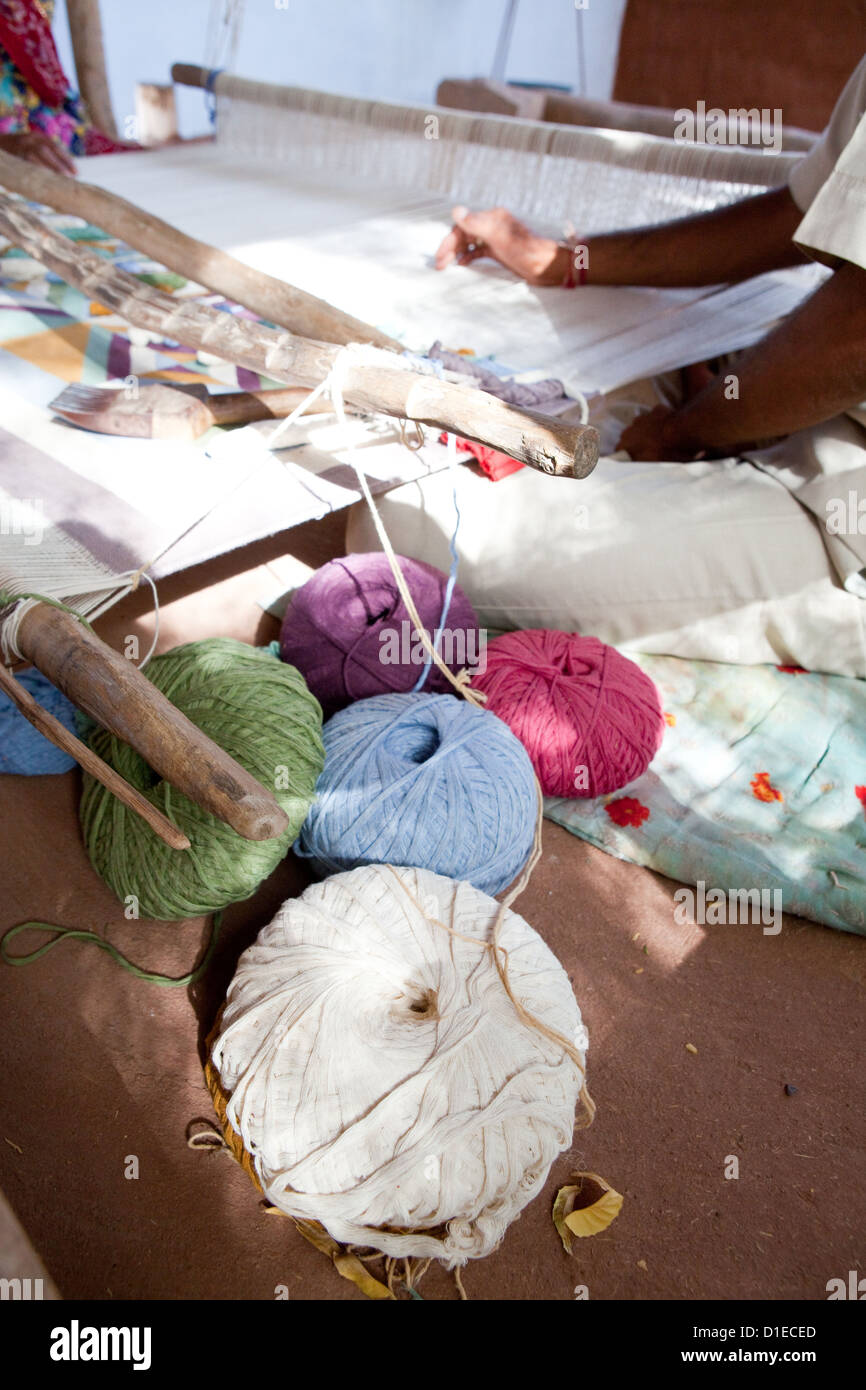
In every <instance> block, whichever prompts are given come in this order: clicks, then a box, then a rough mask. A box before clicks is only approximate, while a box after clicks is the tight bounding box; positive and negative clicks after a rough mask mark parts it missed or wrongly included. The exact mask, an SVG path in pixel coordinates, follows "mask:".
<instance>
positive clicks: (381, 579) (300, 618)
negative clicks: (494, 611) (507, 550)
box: [280, 551, 480, 717]
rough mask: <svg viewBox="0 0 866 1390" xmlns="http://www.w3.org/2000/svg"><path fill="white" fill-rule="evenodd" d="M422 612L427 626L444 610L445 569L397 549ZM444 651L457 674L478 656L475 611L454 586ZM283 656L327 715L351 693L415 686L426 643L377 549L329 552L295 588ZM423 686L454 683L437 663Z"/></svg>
mask: <svg viewBox="0 0 866 1390" xmlns="http://www.w3.org/2000/svg"><path fill="white" fill-rule="evenodd" d="M397 558H398V560H399V563H400V568H401V570H402V571H403V575H404V577H405V580H406V584H407V586H408V589H409V592H410V594H411V595H412V599H413V601H414V603H415V606H416V608H417V609H418V616H419V617H420V619H421V621H422V623H423V624H424V626H425V628H426V629H427V632H428V634H430V635H432V634H433V633H435V631H436V629H437V628H438V626H439V622H440V619H441V616H442V604H443V602H444V598H445V589H446V586H447V583H448V577H447V575H444V574H443V573H442V572H441V571H440V570H437V569H434V567H433V566H432V565H425V564H423V563H422V562H421V561H420V560H409V559H407V558H406V557H405V556H403V555H400V556H398V557H397ZM439 651H440V655H441V656H442V659H443V661H445V663H446V665H447V666H449V667H450V668H451V669H452V670H453V671H454V672H455V674H456V672H458V671H459V670H461V669H462V667H464V666H467V665H472V664H473V662H474V661H475V660H477V658H478V655H479V652H480V647H479V633H478V619H477V617H476V615H475V612H474V610H473V608H472V605H471V604H470V602H469V600H468V599H467V597H466V595H465V594H464V592H463V590H462V589H461V588H459V586H457V585H455V586H454V592H453V594H452V595H451V604H450V607H449V609H448V616H447V618H446V619H445V625H444V632H443V635H442V639H441V641H440V647H439ZM280 655H281V656H282V658H283V661H288V662H290V663H291V664H292V666H297V668H298V670H299V671H300V672H301V674H302V675H303V677H304V679H305V680H306V682H307V685H308V686H309V687H310V690H311V691H312V692H313V694H314V695H315V697H316V699H317V700H318V701H319V703H320V704H321V706H322V709H323V711H324V713H325V715H326V717H327V716H328V715H331V714H334V713H335V712H336V711H337V710H339V709H343V708H344V707H345V706H346V705H349V704H351V703H352V701H353V700H364V699H366V698H367V697H368V696H370V695H384V694H387V693H388V692H389V691H405V690H412V689H413V687H414V686H415V683H416V682H417V680H418V678H419V677H420V675H421V673H422V671H423V669H424V649H423V648H422V647H421V643H420V641H419V639H418V637H417V635H416V634H415V631H414V627H413V625H412V621H411V619H410V617H409V614H408V612H407V611H406V606H405V604H404V603H403V600H402V598H401V597H400V593H399V590H398V589H397V585H396V583H395V581H394V576H393V574H392V573H391V566H390V565H389V563H388V557H387V556H386V555H383V554H382V553H380V552H379V551H376V552H374V553H371V554H364V555H346V556H344V557H342V558H341V559H338V560H331V561H329V563H328V564H327V565H323V566H322V568H321V569H319V570H316V573H315V574H314V575H312V577H311V578H310V579H308V580H307V582H306V584H304V585H303V586H302V587H301V588H300V589H298V591H297V593H296V594H295V595H294V597H293V599H292V602H291V604H290V605H289V607H288V609H287V611H286V616H285V618H284V619H283V628H282V632H281V634H280ZM423 689H424V690H425V691H431V692H434V693H436V692H439V693H446V692H448V691H449V690H450V689H451V686H450V685H449V683H448V681H447V680H446V678H445V676H443V674H442V672H441V671H439V670H438V669H437V667H435V666H432V667H431V669H430V671H429V673H428V675H427V679H426V681H425V682H424V686H423Z"/></svg>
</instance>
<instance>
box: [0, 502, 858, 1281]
mask: <svg viewBox="0 0 866 1390" xmlns="http://www.w3.org/2000/svg"><path fill="white" fill-rule="evenodd" d="M335 524H336V519H335ZM329 525H330V524H329ZM336 534H337V533H336V529H335V525H334V526H331V528H330V531H329V529H328V525H323V526H320V527H319V528H317V529H315V530H313V529H312V528H303V533H302V532H300V531H299V532H293V533H292V542H293V544H292V547H291V548H292V551H293V553H294V554H295V555H300V556H301V558H303V559H305V560H307V562H308V563H310V564H317V563H319V562H320V561H321V560H322V559H323V558H327V554H328V553H330V554H334V553H338V552H337V550H336V549H334V548H332V549H330V551H326V552H323V551H322V546H327V544H328V543H329V537H330V544H331V545H332V547H333V546H334V545H336V541H335V537H336ZM311 536H312V540H310V537H311ZM304 546H306V547H307V550H306V551H304ZM285 549H286V538H285V537H283V539H282V544H281V545H278V544H276V543H275V542H271V543H269V545H263V546H260V547H251V548H249V549H248V550H247V551H245V552H244V554H243V557H233V558H232V557H229V558H228V559H226V560H223V561H220V562H218V563H214V564H211V565H208V566H206V567H203V568H202V569H200V570H198V571H195V572H193V573H192V574H190V575H188V576H185V577H184V578H183V579H182V580H179V581H176V582H174V583H166V584H165V585H163V586H161V593H162V598H163V605H164V606H163V614H162V636H161V642H160V648H161V649H162V650H165V649H167V648H168V647H171V646H174V645H176V644H177V643H178V642H180V641H188V640H192V639H194V638H199V637H205V636H212V635H217V634H219V635H231V636H235V637H238V638H240V639H243V640H246V641H265V640H269V639H270V638H271V637H272V636H274V635H276V624H275V623H274V622H273V621H272V620H271V619H269V618H267V617H265V616H264V615H262V613H261V611H260V610H259V609H258V608H257V607H256V606H255V600H256V599H257V598H261V597H262V596H263V594H266V593H267V592H268V590H270V591H271V592H275V591H276V589H277V588H278V587H279V586H278V584H277V583H275V581H274V575H273V573H272V572H271V571H270V570H266V569H264V568H262V566H263V565H264V564H265V563H266V562H268V561H270V560H271V559H273V558H274V557H276V556H278V555H280V554H282V553H285ZM146 607H147V602H146V599H145V598H144V597H142V598H138V597H135V598H134V599H132V600H129V601H127V602H126V603H125V604H124V605H121V606H119V607H118V608H116V609H115V610H114V611H113V612H112V613H110V614H109V615H108V616H107V618H106V619H105V620H104V621H103V623H102V624H101V625H100V627H101V630H102V632H103V634H104V635H105V636H107V637H108V638H109V640H112V641H114V642H115V643H117V644H119V642H120V640H121V639H122V637H123V636H124V635H125V634H126V633H129V632H140V633H145V632H147V631H149V626H148V620H147V619H146V618H145V619H143V618H141V617H140V616H138V615H141V614H143V613H144V612H145V610H146ZM77 798H78V774H77V773H69V774H67V775H66V776H64V777H60V778H41V779H40V778H32V779H28V778H11V777H7V778H2V779H0V832H2V842H3V850H4V855H3V857H4V863H5V865H6V876H7V879H6V888H5V890H4V893H3V899H2V907H0V928H2V929H4V930H5V928H6V927H7V926H11V925H12V924H14V923H17V922H21V921H25V920H29V919H33V918H35V919H39V920H42V921H45V922H49V923H55V924H59V925H63V926H67V927H89V928H92V929H94V930H96V931H98V932H103V931H104V932H106V933H107V934H109V935H110V938H111V940H112V941H113V942H115V943H116V944H117V946H118V947H119V948H120V949H121V950H122V951H124V952H125V953H127V954H129V955H131V956H132V957H133V958H134V959H135V960H136V961H137V962H139V963H140V964H143V965H144V966H145V967H146V968H149V969H155V970H160V971H164V972H166V973H168V974H181V973H183V972H184V971H185V970H188V969H189V968H190V965H191V963H192V962H193V961H194V960H195V958H196V957H197V955H198V953H199V951H200V949H201V947H202V945H203V943H204V941H205V939H206V935H207V932H206V924H205V923H203V922H202V921H196V922H189V923H179V924H178V923H173V924H166V923H147V922H139V923H130V922H126V921H124V918H123V915H122V909H121V907H120V905H119V904H118V902H117V901H116V900H115V899H114V897H113V895H112V894H111V893H110V891H109V890H108V889H107V888H106V887H105V886H104V885H103V884H102V882H101V881H100V880H99V879H98V877H97V876H96V874H95V873H94V872H93V870H92V869H91V868H90V865H89V863H88V861H87V858H86V855H85V853H84V849H83V847H82V845H81V841H80V837H79V833H78V823H77V816H76V807H77ZM306 881H307V878H306V874H305V870H304V869H303V868H301V867H300V866H299V865H298V864H297V863H296V862H294V861H293V860H292V858H291V856H290V858H289V860H288V861H286V863H285V864H283V865H282V866H281V868H280V869H279V870H278V871H277V872H276V873H275V874H274V875H273V876H272V877H271V879H269V880H268V882H267V883H266V884H265V885H264V886H263V887H262V888H261V890H260V891H259V892H258V893H257V895H256V896H255V898H253V899H252V900H250V901H249V902H246V903H242V904H240V905H238V906H236V907H233V908H231V909H230V910H229V911H227V912H226V914H225V916H224V926H223V931H222V938H221V942H220V945H219V948H218V952H217V954H216V956H215V959H214V961H213V964H212V966H211V969H210V970H209V972H208V974H207V976H206V977H205V979H204V980H203V981H200V982H199V983H198V984H197V985H195V986H193V987H192V988H191V989H186V988H182V989H164V988H159V987H157V986H154V985H150V984H146V983H143V982H140V981H138V980H136V979H134V978H133V977H132V976H130V975H129V974H127V973H125V972H123V971H121V970H120V969H118V967H117V966H116V965H115V964H113V963H112V961H111V960H110V959H109V958H108V957H107V956H106V955H104V954H102V953H101V952H99V951H97V950H95V949H94V948H92V947H90V946H83V945H81V944H80V943H77V942H64V943H63V944H62V945H60V946H58V947H57V949H56V950H54V951H52V952H51V953H50V954H49V955H47V956H46V957H44V958H43V959H41V960H40V961H38V962H36V963H35V964H33V965H30V966H27V967H25V968H21V969H13V968H11V967H10V966H7V965H4V964H0V1009H2V1020H3V1024H2V1030H3V1065H2V1082H0V1096H2V1100H0V1188H2V1191H3V1193H4V1194H5V1196H6V1197H7V1198H8V1201H9V1203H10V1205H11V1206H12V1208H13V1209H14V1211H15V1213H16V1215H17V1217H18V1219H19V1221H20V1222H21V1224H22V1225H23V1227H24V1228H25V1229H26V1231H27V1233H28V1235H29V1237H30V1239H31V1241H32V1242H33V1245H34V1247H35V1249H36V1250H37V1251H38V1253H39V1255H40V1256H41V1258H42V1260H43V1261H44V1263H45V1265H46V1267H47V1269H48V1271H49V1272H50V1274H51V1276H52V1278H53V1279H54V1280H55V1282H56V1284H57V1285H58V1287H59V1289H60V1292H61V1294H62V1295H63V1296H65V1297H67V1298H86V1299H128V1298H159V1299H195V1298H217V1299H235V1298H237V1299H273V1298H274V1296H275V1289H276V1288H277V1286H278V1285H285V1286H287V1288H288V1291H289V1296H290V1297H291V1298H293V1299H304V1300H306V1299H357V1298H361V1297H362V1295H361V1294H360V1293H359V1292H358V1291H357V1290H356V1289H355V1288H354V1286H353V1285H351V1284H349V1283H347V1282H346V1281H345V1280H343V1279H341V1278H340V1277H339V1275H338V1274H337V1272H336V1270H335V1269H334V1268H333V1267H332V1266H331V1264H330V1263H329V1261H328V1260H327V1259H326V1258H325V1256H323V1255H321V1254H319V1253H318V1252H317V1251H315V1250H314V1249H313V1248H312V1247H311V1246H309V1245H308V1244H307V1243H306V1242H305V1241H304V1240H303V1239H302V1238H301V1237H300V1236H299V1235H298V1234H297V1233H296V1232H295V1230H294V1228H293V1226H292V1225H291V1223H290V1222H289V1221H288V1220H286V1219H283V1218H282V1217H279V1216H274V1215H267V1214H266V1213H265V1212H264V1211H263V1210H262V1207H261V1203H260V1198H259V1194H258V1193H257V1192H256V1191H255V1190H254V1189H253V1187H252V1186H251V1184H250V1182H249V1181H248V1179H247V1177H246V1176H245V1174H244V1173H243V1172H242V1170H241V1169H240V1168H239V1167H238V1166H237V1165H236V1164H235V1163H234V1162H233V1161H232V1160H231V1159H230V1158H228V1156H227V1155H225V1154H223V1153H204V1152H196V1151H193V1150H191V1149H189V1148H188V1147H187V1142H186V1132H187V1127H188V1125H189V1123H190V1121H192V1120H195V1119H199V1118H204V1119H207V1118H210V1117H212V1109H211V1105H210V1100H209V1097H208V1093H207V1090H206V1088H205V1084H204V1080H203V1077H202V1071H201V1058H202V1046H203V1038H204V1036H205V1034H206V1032H207V1031H208V1029H209V1027H210V1025H211V1023H212V1021H213V1018H214V1015H215V1013H216V1010H217V1009H218V1007H219V1004H220V1003H221V1001H222V999H223V997H224V994H225V990H226V987H227V985H228V983H229V980H230V978H231V975H232V972H233V968H234V965H235V962H236V960H237V957H238V955H239V953H240V952H241V951H242V950H243V949H244V948H245V947H246V946H247V945H248V944H249V943H250V942H251V941H252V940H253V938H254V937H255V935H256V933H257V931H258V930H259V929H260V928H261V927H262V926H263V925H264V924H265V923H266V922H267V921H268V920H269V919H270V917H271V916H272V915H273V913H274V911H275V909H276V908H277V906H278V905H279V903H280V902H281V901H282V900H283V898H285V897H287V896H289V895H292V894H297V893H298V892H300V891H301V890H302V888H303V887H304V885H305V883H306ZM675 887H676V885H675V884H673V883H671V882H670V881H668V880H666V879H663V878H660V877H658V876H657V875H654V874H652V873H650V872H649V871H647V870H643V869H640V868H637V867H635V866H634V865H630V864H625V863H622V862H620V861H618V860H616V859H613V858H611V857H610V856H608V855H605V854H602V853H601V852H600V851H599V850H597V849H594V848H592V847H591V846H588V845H585V844H583V843H582V842H581V841H579V840H577V839H575V838H574V837H573V836H571V835H569V834H568V833H567V832H566V831H565V830H562V829H560V828H559V827H557V826H553V825H550V824H547V823H546V825H545V833H544V858H543V860H542V862H541V864H540V865H539V866H538V868H537V869H536V872H535V874H534V876H533V880H532V883H531V884H530V886H529V888H528V889H527V890H526V892H525V893H524V894H523V896H522V898H521V899H520V900H519V902H518V903H517V908H518V910H519V911H520V912H521V913H522V914H523V915H524V916H525V917H526V918H527V920H528V921H529V922H531V923H532V925H533V926H534V927H535V928H536V929H537V930H538V931H539V932H540V933H541V935H542V936H543V937H544V939H545V940H546V941H547V942H548V944H549V945H550V946H551V947H552V949H553V950H554V951H555V952H556V954H557V955H558V957H559V959H560V960H561V961H562V962H563V964H564V966H565V968H566V970H567V971H568V973H569V975H570V976H571V979H572V981H573V984H574V988H575V992H576V995H577V998H578V1001H579V1003H580V1006H581V1009H582V1010H583V1014H584V1019H585V1021H586V1023H587V1025H588V1028H589V1035H590V1052H589V1061H588V1067H589V1070H588V1077H589V1087H590V1090H591V1092H592V1094H593V1096H594V1099H595V1101H596V1103H597V1106H598V1114H597V1118H596V1121H595V1123H594V1125H593V1126H592V1128H591V1129H589V1130H586V1131H581V1132H578V1133H577V1134H576V1136H575V1144H574V1148H573V1149H572V1151H571V1153H570V1154H569V1155H565V1156H563V1157H562V1158H561V1159H560V1161H559V1162H558V1163H557V1164H556V1165H555V1167H554V1170H553V1172H552V1174H551V1176H550V1179H549V1181H548V1183H547V1187H546V1189H545V1191H544V1193H543V1195H542V1196H541V1197H539V1198H538V1199H537V1200H536V1201H535V1202H534V1203H533V1204H532V1205H531V1206H530V1207H529V1208H528V1209H527V1210H526V1211H525V1212H524V1214H523V1215H522V1217H521V1218H520V1220H519V1221H517V1222H516V1223H515V1224H514V1225H513V1226H512V1227H511V1228H510V1230H509V1231H508V1233H507V1235H506V1238H505V1240H504V1242H503V1244H502V1246H501V1247H500V1249H499V1250H498V1251H497V1252H496V1253H495V1254H493V1255H492V1256H491V1257H490V1258H488V1259H487V1260H484V1261H480V1262H477V1263H474V1264H472V1265H470V1266H469V1268H468V1269H467V1270H466V1272H465V1276H464V1282H465V1286H466V1290H467V1293H468V1295H469V1297H470V1298H472V1299H530V1300H537V1299H573V1298H574V1296H575V1288H576V1286H578V1285H585V1286H586V1287H587V1289H588V1291H589V1297H590V1298H591V1299H618V1298H619V1299H666V1298H667V1299H708V1298H724V1299H737V1298H746V1299H777V1298H794V1299H824V1298H826V1285H827V1281H828V1280H829V1279H831V1278H836V1277H843V1278H847V1272H848V1270H850V1269H859V1270H861V1271H862V1270H863V1269H864V1267H866V1241H864V1236H863V1228H864V1217H863V1213H864V1209H866V1203H864V1186H866V1183H864V1158H863V1155H864V1149H866V1144H864V1120H863V1113H864V1106H863V1098H864V1095H863V1092H864V1082H863V1064H862V1051H861V1045H860V1039H861V1035H862V1014H863V999H864V991H863V985H864V971H866V943H864V942H863V941H862V940H860V939H858V938H857V937H853V936H848V935H845V934H843V933H840V932H835V931H831V930H829V929H828V928H824V927H819V926H815V925H813V924H811V923H807V922H803V921H800V920H798V919H795V918H786V919H785V921H784V926H783V929H782V931H781V933H780V934H779V935H778V936H764V935H763V934H762V932H761V929H760V927H759V926H717V927H706V928H702V927H690V926H678V925H677V924H676V923H675V922H674V919H673V901H672V900H673V893H674V890H675ZM37 944H40V942H37V941H34V940H33V939H32V938H30V937H28V936H24V935H22V936H21V937H19V938H18V939H16V941H15V943H14V946H13V949H14V950H16V951H23V950H24V949H25V948H28V947H30V946H32V945H37ZM687 1043H691V1044H692V1045H693V1046H694V1047H695V1048H697V1052H696V1053H695V1052H692V1051H690V1050H689V1049H687V1047H686V1044H687ZM786 1083H787V1084H789V1085H792V1086H795V1087H796V1088H797V1089H796V1094H793V1095H786V1093H785V1086H786ZM130 1155H135V1156H136V1157H137V1159H138V1167H139V1177H138V1178H137V1179H132V1180H131V1179H128V1178H126V1177H125V1176H124V1170H125V1167H126V1166H127V1160H128V1156H130ZM730 1156H734V1157H736V1158H737V1159H738V1160H739V1177H738V1178H737V1179H730V1178H727V1179H726V1177H725V1169H726V1165H728V1167H729V1168H730ZM581 1168H583V1169H591V1170H593V1171H595V1172H597V1173H600V1174H602V1175H603V1176H604V1177H605V1178H606V1179H607V1180H608V1181H609V1182H610V1183H611V1184H612V1185H613V1186H614V1187H616V1188H617V1189H618V1190H619V1191H620V1192H622V1193H623V1194H624V1196H625V1204H624V1206H623V1210H622V1212H621V1214H620V1216H619V1218H618V1219H617V1220H616V1221H615V1222H614V1223H613V1225H612V1226H611V1227H610V1228H609V1229H608V1230H607V1231H606V1232H604V1233H603V1234H601V1235H599V1236H596V1237H594V1238H592V1239H588V1240H584V1241H579V1242H577V1243H576V1256H574V1257H569V1256H567V1255H566V1254H565V1252H564V1251H563V1249H562V1247H561V1245H560V1242H559V1239H558V1237H557V1235H556V1233H555V1231H554V1228H553V1225H552V1222H551V1216H550V1212H551V1205H552V1201H553V1197H554V1195H555V1192H556V1190H557V1187H558V1186H559V1185H560V1184H561V1183H562V1182H564V1181H565V1180H566V1179H567V1177H568V1175H569V1173H570V1172H571V1171H572V1170H574V1169H581ZM20 1272H21V1273H22V1274H23V1275H26V1274H27V1272H28V1271H27V1270H24V1269H22V1270H21V1271H20ZM421 1292H422V1294H423V1296H424V1297H425V1298H428V1299H429V1298H442V1299H447V1298H455V1297H456V1296H457V1294H456V1289H455V1286H454V1283H453V1281H452V1279H451V1277H450V1276H449V1275H447V1274H446V1273H444V1272H443V1271H441V1270H440V1269H439V1268H438V1267H436V1268H431V1270H430V1272H429V1273H428V1275H427V1276H426V1278H425V1279H424V1281H423V1283H422V1285H421Z"/></svg>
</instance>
